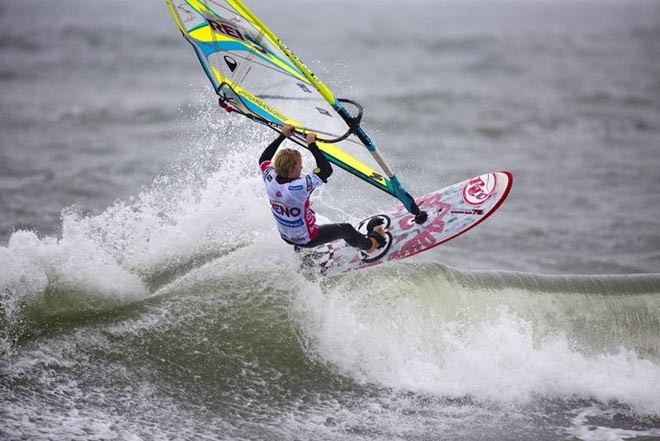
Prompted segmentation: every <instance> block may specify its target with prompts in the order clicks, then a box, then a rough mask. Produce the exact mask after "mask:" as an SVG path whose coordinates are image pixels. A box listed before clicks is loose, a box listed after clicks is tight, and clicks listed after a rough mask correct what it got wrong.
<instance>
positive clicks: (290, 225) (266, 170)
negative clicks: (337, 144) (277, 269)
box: [259, 124, 386, 253]
mask: <svg viewBox="0 0 660 441" xmlns="http://www.w3.org/2000/svg"><path fill="white" fill-rule="evenodd" d="M294 129H295V128H294V126H292V125H289V124H285V125H284V127H283V128H282V132H281V134H280V136H278V137H277V138H276V139H275V140H274V141H273V142H271V143H270V145H269V146H268V147H266V149H265V150H264V152H263V153H262V154H261V157H260V158H259V166H260V168H261V173H262V177H263V179H264V183H265V185H266V191H267V193H268V197H269V198H270V204H271V210H272V212H273V216H274V217H275V221H276V223H277V229H278V230H279V233H280V235H281V236H282V239H284V241H285V242H287V243H289V244H291V245H296V246H298V247H303V248H311V247H316V246H319V245H323V244H325V243H328V242H332V241H335V240H338V239H343V240H345V241H346V243H348V244H349V245H350V246H352V247H355V248H359V249H361V250H365V251H366V252H367V253H371V252H373V251H374V250H376V249H378V248H382V247H383V246H385V245H386V241H385V229H384V227H383V223H384V222H383V219H381V218H373V219H371V220H370V221H369V223H368V224H367V234H366V235H364V234H361V233H360V232H359V231H357V230H356V229H355V228H354V227H353V226H352V225H351V224H348V223H336V224H326V225H316V216H315V215H314V211H312V209H311V208H310V206H309V198H310V196H311V194H312V192H313V191H314V189H315V188H317V187H320V186H321V185H323V184H324V183H326V182H327V181H328V178H329V177H330V175H331V174H332V166H331V165H330V161H328V159H327V158H326V157H325V156H324V155H323V153H322V152H321V150H320V149H319V147H318V146H317V145H316V134H314V133H309V134H307V136H306V141H307V146H308V147H307V148H308V150H309V151H310V152H311V153H312V155H313V156H314V159H315V160H316V169H314V171H313V173H311V174H305V175H303V174H302V155H301V154H300V152H299V151H297V150H294V149H289V148H284V149H281V150H280V151H279V152H278V153H277V155H276V156H275V152H276V151H277V149H278V148H279V146H280V145H281V144H282V142H283V141H284V140H285V139H286V138H288V137H290V136H292V135H293V132H294ZM273 156H275V161H274V162H271V160H272V159H273Z"/></svg>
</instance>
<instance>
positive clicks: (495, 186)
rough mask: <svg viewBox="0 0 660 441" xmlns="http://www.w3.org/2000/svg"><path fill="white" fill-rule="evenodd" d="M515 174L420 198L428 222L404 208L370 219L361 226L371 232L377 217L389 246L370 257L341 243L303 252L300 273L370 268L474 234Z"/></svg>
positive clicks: (325, 273) (473, 181)
mask: <svg viewBox="0 0 660 441" xmlns="http://www.w3.org/2000/svg"><path fill="white" fill-rule="evenodd" d="M512 183H513V175H512V174H511V173H510V172H508V171H500V172H493V173H486V174H483V175H480V176H476V177H474V178H471V179H467V180H465V181H462V182H459V183H457V184H453V185H450V186H448V187H445V188H443V189H441V190H437V191H434V192H432V193H429V194H427V195H424V196H422V197H420V198H417V199H416V202H417V204H418V205H419V206H420V207H421V208H422V209H423V210H424V211H425V212H426V213H427V214H428V219H427V220H426V222H424V223H422V224H419V223H416V222H415V216H414V215H413V214H411V213H410V212H409V211H408V210H407V209H406V208H405V207H404V206H403V205H399V206H397V207H394V208H392V209H391V210H388V211H385V212H383V213H377V214H375V215H373V216H369V217H368V218H366V219H364V220H363V221H361V222H360V223H359V224H358V225H357V227H356V228H357V229H358V230H359V231H360V232H362V233H366V225H367V223H368V222H369V220H370V219H372V218H373V217H380V218H382V219H383V220H384V222H385V227H386V231H387V233H386V236H387V237H386V244H385V246H384V247H383V248H381V249H378V250H375V251H374V252H373V253H371V254H368V253H366V252H364V251H362V250H359V249H357V248H353V247H350V246H348V244H346V242H344V241H343V240H337V241H334V242H331V243H328V244H326V245H322V246H320V247H316V248H310V249H305V248H299V249H298V251H297V252H298V254H299V257H300V259H301V270H302V271H303V273H304V274H305V275H306V276H309V277H312V278H317V277H327V276H333V275H337V274H341V273H344V272H347V271H355V270H360V269H364V268H369V267H372V266H375V265H379V264H383V263H386V262H391V261H395V260H402V259H407V258H409V257H412V256H414V255H416V254H419V253H421V252H423V251H427V250H430V249H432V248H434V247H436V246H438V245H441V244H443V243H446V242H447V241H449V240H451V239H454V238H456V237H458V236H460V235H461V234H463V233H465V232H467V231H469V230H471V229H472V228H474V227H476V226H477V225H479V224H480V223H482V222H483V221H485V220H486V219H487V218H488V217H489V216H490V215H492V214H493V213H494V212H495V211H496V210H497V209H498V208H499V207H500V206H501V205H502V203H503V202H504V200H505V199H506V197H507V196H508V194H509V191H510V190H511V185H512Z"/></svg>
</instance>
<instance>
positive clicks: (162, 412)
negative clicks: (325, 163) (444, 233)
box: [0, 0, 660, 440]
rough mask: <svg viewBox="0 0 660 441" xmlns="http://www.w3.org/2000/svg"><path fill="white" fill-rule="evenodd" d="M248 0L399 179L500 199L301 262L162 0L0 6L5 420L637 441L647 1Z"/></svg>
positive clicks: (650, 102)
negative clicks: (409, 237) (415, 240)
mask: <svg viewBox="0 0 660 441" xmlns="http://www.w3.org/2000/svg"><path fill="white" fill-rule="evenodd" d="M249 5H250V6H251V7H252V9H253V10H254V11H255V12H256V13H257V14H258V15H260V16H261V17H262V19H263V20H264V21H265V22H267V23H269V24H270V25H271V27H272V29H273V30H274V31H275V32H276V33H278V35H280V37H281V38H282V39H283V41H285V43H286V44H287V45H288V46H290V47H291V48H293V49H294V50H295V52H296V53H297V54H298V55H299V56H300V57H301V58H302V59H303V60H304V61H305V62H306V64H307V65H309V66H310V67H311V68H312V69H313V70H314V71H315V72H316V74H317V75H318V76H319V77H320V78H321V79H322V80H324V82H326V83H327V84H328V85H330V86H331V88H333V90H335V91H336V92H337V94H338V95H340V96H346V97H351V98H355V99H357V100H358V101H360V102H361V103H362V104H363V105H364V106H365V108H366V115H365V125H366V128H367V130H368V132H369V133H370V134H371V136H372V137H373V138H374V140H375V142H376V143H377V145H378V146H379V147H380V149H381V151H382V152H383V154H384V155H385V156H386V157H387V158H388V160H389V162H390V163H391V164H392V166H393V167H394V168H395V170H397V171H398V174H399V175H400V177H401V178H402V180H403V181H404V183H405V184H406V187H407V188H408V189H409V190H410V191H411V192H412V193H413V194H415V195H418V194H419V195H421V194H424V193H427V192H430V191H433V190H435V189H438V188H441V187H443V186H445V185H448V184H451V183H454V182H458V181H460V180H463V179H465V178H467V177H470V176H474V175H477V174H481V173H484V172H488V171H493V170H503V169H506V170H510V171H511V172H512V173H513V174H514V179H515V180H514V187H513V190H512V192H511V194H510V196H509V198H508V199H507V201H506V203H505V204H504V205H503V206H502V208H501V209H500V210H499V211H498V212H497V213H496V214H495V215H494V216H493V217H492V218H490V219H489V220H488V221H486V222H485V223H484V224H483V225H481V226H479V227H478V228H477V229H475V230H473V231H471V232H470V233H469V234H466V235H465V236H462V237H461V238H458V239H456V240H454V241H451V242H449V243H447V244H446V245H443V246H441V247H438V248H437V249H434V250H433V251H430V252H428V253H424V254H423V255H421V256H419V257H418V258H414V259H411V260H409V261H405V262H401V263H400V264H398V265H387V266H381V267H379V268H375V269H373V270H365V271H361V272H359V273H354V274H348V275H345V276H342V277H338V278H333V279H329V280H325V281H322V282H310V281H308V280H306V279H305V278H304V277H302V276H301V275H300V274H298V272H297V270H296V260H295V256H293V255H292V253H291V251H290V249H289V248H288V247H287V246H286V245H284V244H283V243H281V241H280V240H279V239H278V238H277V235H276V234H275V231H274V226H273V225H272V220H271V218H270V213H269V211H268V209H267V206H266V203H265V201H264V197H265V196H264V194H263V190H262V188H261V185H262V184H261V183H260V181H259V178H258V176H257V173H256V170H255V166H254V164H255V162H256V158H257V157H258V155H259V153H260V152H261V150H262V148H263V147H264V145H265V144H266V143H267V142H269V140H270V139H271V138H272V137H273V133H272V132H268V131H266V130H264V129H262V128H260V127H254V126H253V125H251V124H248V123H247V122H245V121H241V120H239V119H237V118H235V117H232V116H231V115H227V114H225V113H224V112H223V111H222V110H220V109H217V108H216V107H215V106H214V101H215V100H214V98H213V95H212V91H211V89H210V87H209V86H208V84H207V82H206V78H205V77H204V75H203V73H202V71H201V69H200V67H199V65H198V62H197V60H196V59H195V56H194V54H193V53H192V51H191V49H190V47H189V45H188V44H187V43H185V41H184V40H183V39H182V38H181V37H180V35H179V33H178V31H177V29H176V27H175V25H174V24H173V23H172V21H171V18H170V17H169V13H168V11H167V8H166V6H165V4H164V2H149V3H147V2H144V3H141V4H135V3H134V2H129V1H116V2H112V4H111V5H110V6H108V5H107V4H102V3H97V2H86V1H82V0H68V1H65V2H56V3H52V2H47V1H40V0H24V1H21V2H13V3H8V2H5V3H2V4H0V24H1V25H2V26H0V37H1V38H0V90H1V91H2V100H0V114H1V116H2V118H0V130H1V134H2V136H1V138H0V146H1V147H0V148H1V150H0V156H1V158H2V161H0V205H1V210H0V238H1V240H2V242H1V243H0V313H1V314H0V355H1V358H0V416H1V417H0V421H1V422H0V438H2V439H81V440H82V439H85V440H86V439H127V440H137V439H145V440H147V439H232V440H234V439H363V440H381V439H383V440H403V439H406V440H407V439H410V440H420V439H428V440H432V439H433V440H436V439H447V440H449V439H451V440H477V439H479V440H481V439H493V440H508V439H539V440H554V439H569V440H571V439H579V440H601V439H612V440H619V439H643V440H647V439H655V438H660V398H659V397H660V386H658V385H659V384H660V332H659V331H660V220H659V214H660V213H659V212H658V206H660V193H659V192H658V191H657V190H658V188H660V173H658V170H660V167H659V166H660V156H658V149H659V147H660V136H659V135H660V76H659V74H658V72H660V62H659V61H658V60H660V3H658V2H656V1H651V0H648V1H642V0H633V1H611V2H608V1H604V2H592V1H584V2H580V1H576V2H569V1H562V2H526V1H511V2H504V1H502V2H479V1H471V2H411V3H409V4H406V6H405V7H403V6H402V5H401V4H400V3H398V2H397V3H395V2H380V1H361V2H357V1H341V2H328V3H323V4H317V3H313V2H304V1H282V2H279V1H278V2H265V1H253V2H250V3H249ZM347 193H350V194H351V195H352V197H351V198H350V199H349V200H347V199H346V197H345V195H346V194H347ZM314 203H315V207H316V210H317V212H319V213H321V214H323V215H324V216H325V217H326V218H327V219H329V220H333V221H339V220H342V221H343V220H352V221H356V220H359V219H361V218H362V217H364V216H365V215H369V214H371V213H372V212H374V211H378V210H379V209H381V208H382V207H390V206H391V204H392V203H393V202H392V201H391V200H389V199H388V198H387V197H385V196H383V195H381V194H379V193H378V192H377V191H376V190H373V189H371V188H367V187H366V186H364V185H360V183H359V181H356V180H355V179H353V178H352V177H350V176H345V175H342V172H341V171H337V172H336V174H335V176H333V179H332V180H331V185H328V186H327V187H326V188H324V190H323V192H322V194H321V196H320V197H319V198H317V199H316V200H315V201H314Z"/></svg>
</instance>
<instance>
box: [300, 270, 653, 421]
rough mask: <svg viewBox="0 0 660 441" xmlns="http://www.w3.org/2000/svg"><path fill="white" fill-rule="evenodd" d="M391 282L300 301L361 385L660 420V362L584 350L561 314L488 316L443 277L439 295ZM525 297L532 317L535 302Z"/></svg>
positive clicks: (317, 348)
mask: <svg viewBox="0 0 660 441" xmlns="http://www.w3.org/2000/svg"><path fill="white" fill-rule="evenodd" d="M392 274H393V272H392V271H389V272H388V273H387V274H386V273H384V272H383V271H382V270H381V271H374V272H371V273H370V272H362V274H361V276H360V277H361V279H362V280H361V281H360V282H359V283H357V282H355V280H357V276H356V279H352V278H350V277H348V278H346V279H345V281H344V282H343V283H341V284H339V285H331V286H330V288H329V289H328V292H327V293H316V294H312V295H309V294H310V293H306V295H305V296H302V297H300V298H299V299H298V301H297V302H298V308H299V309H298V311H299V313H300V315H301V317H302V318H301V319H300V320H301V326H302V327H303V328H304V329H305V333H306V334H307V335H308V337H307V342H308V344H309V350H310V352H312V353H313V354H315V356H317V357H319V358H320V359H321V360H323V361H324V362H326V363H330V364H331V365H333V366H335V368H336V369H338V370H339V371H341V372H342V373H344V374H346V375H348V376H350V377H352V378H353V379H355V380H356V381H359V382H365V383H374V384H378V385H384V386H387V387H391V388H393V389H395V390H401V391H413V392H419V393H428V394H432V395H437V396H446V397H456V398H460V397H466V396H467V397H472V398H474V399H477V400H482V401H487V402H499V403H515V404H525V403H528V402H530V401H531V400H533V399H535V398H537V397H541V398H551V399H552V398H562V399H587V400H596V401H598V402H602V403H608V402H619V403H623V404H625V405H628V406H630V407H631V408H632V409H633V410H634V411H635V412H639V413H642V414H648V415H658V414H660V386H659V385H660V364H659V363H658V360H653V359H649V358H645V357H643V356H641V355H640V354H639V353H638V352H637V351H636V350H635V349H632V348H627V347H624V346H621V347H619V348H617V349H615V350H607V349H603V348H601V347H598V346H596V347H593V348H584V347H581V345H577V344H575V342H574V341H573V340H572V339H571V337H570V336H569V335H568V334H569V332H568V329H567V330H565V331H562V330H559V331H557V330H555V329H554V328H553V326H555V324H556V323H555V319H556V318H557V317H553V314H555V312H556V311H553V310H552V309H546V310H545V314H546V315H547V318H546V320H545V321H539V320H538V319H535V320H532V319H531V318H529V317H525V315H524V314H523V313H521V312H520V311H516V310H515V309H514V308H510V307H508V306H507V305H506V304H503V305H501V306H496V307H493V308H484V309H483V310H482V311H479V310H480V309H481V306H480V305H479V304H476V303H470V302H471V301H472V300H470V296H473V297H475V295H476V297H477V298H480V296H479V294H480V293H478V292H476V291H471V290H465V291H464V288H461V287H459V286H455V285H452V283H451V282H449V281H448V280H444V282H443V281H442V279H439V278H437V277H436V278H434V280H435V281H436V282H437V283H436V284H435V286H434V288H433V291H430V292H428V291H426V292H425V291H421V292H420V291H419V288H420V287H419V286H417V287H416V290H411V291H407V285H406V284H405V283H400V282H397V281H396V280H395V279H394V280H393V279H392V277H391V275H392ZM365 277H368V278H370V280H369V281H367V282H365V281H364V280H363V279H364V278H365ZM380 279H384V280H380ZM363 284H364V285H368V286H369V285H370V286H371V290H369V291H363V290H362V288H361V286H362V285H363ZM356 285H358V286H356ZM422 288H423V287H422ZM487 294H488V295H489V296H500V295H501V296H503V297H505V298H507V297H509V296H511V295H512V294H511V293H508V294H507V293H506V292H505V291H503V292H501V293H500V292H499V291H495V292H488V293H487ZM432 295H435V300H433V297H432ZM519 297H520V299H521V302H529V303H530V308H532V309H533V306H532V305H533V304H534V298H533V297H530V296H527V295H525V293H524V292H521V293H519ZM542 305H543V303H542V302H541V303H540V304H539V306H542ZM540 315H541V316H542V315H543V314H540ZM560 318H561V317H560ZM564 325H566V327H567V328H569V327H570V324H569V323H564ZM590 332H594V333H598V332H599V331H598V329H592V330H591V331H590Z"/></svg>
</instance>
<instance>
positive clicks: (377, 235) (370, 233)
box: [367, 220, 387, 249]
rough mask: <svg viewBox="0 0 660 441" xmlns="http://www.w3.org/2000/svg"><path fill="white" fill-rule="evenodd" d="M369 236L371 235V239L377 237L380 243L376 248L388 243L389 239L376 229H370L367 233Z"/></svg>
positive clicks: (377, 241)
mask: <svg viewBox="0 0 660 441" xmlns="http://www.w3.org/2000/svg"><path fill="white" fill-rule="evenodd" d="M381 223H382V220H381ZM379 225H380V224H379ZM367 237H369V238H371V239H376V243H378V247H376V249H381V248H383V247H384V246H385V245H387V241H386V240H385V238H384V237H383V236H381V235H380V234H378V233H376V232H375V231H369V232H368V233H367Z"/></svg>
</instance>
